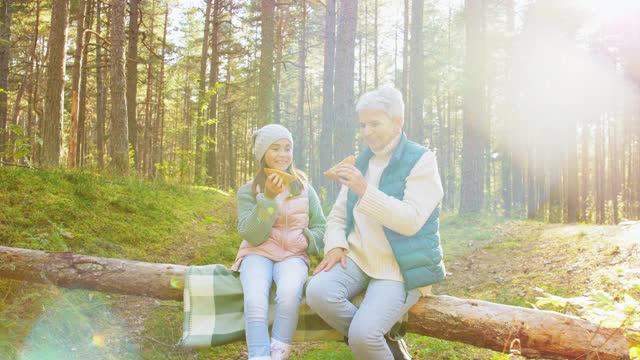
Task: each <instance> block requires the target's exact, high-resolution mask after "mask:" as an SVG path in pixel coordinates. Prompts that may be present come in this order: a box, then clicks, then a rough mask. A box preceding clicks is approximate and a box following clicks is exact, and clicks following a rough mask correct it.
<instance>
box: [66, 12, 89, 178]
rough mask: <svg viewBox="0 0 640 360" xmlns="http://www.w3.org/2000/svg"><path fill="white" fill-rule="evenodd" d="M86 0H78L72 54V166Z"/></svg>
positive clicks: (69, 162) (69, 156) (71, 164)
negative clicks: (76, 23) (74, 42)
mask: <svg viewBox="0 0 640 360" xmlns="http://www.w3.org/2000/svg"><path fill="white" fill-rule="evenodd" d="M87 6H88V4H87V1H86V0H80V6H78V19H77V22H78V26H77V29H78V30H77V32H76V49H75V52H74V55H73V59H74V60H73V61H74V63H73V75H72V85H71V119H70V129H69V147H68V149H69V150H68V153H67V166H68V167H69V168H74V167H76V166H77V165H78V162H77V161H76V160H77V153H76V148H77V143H78V108H79V107H80V106H79V100H80V97H81V96H84V94H82V93H80V81H81V80H82V62H83V58H82V55H84V46H85V44H84V17H85V15H86V9H87Z"/></svg>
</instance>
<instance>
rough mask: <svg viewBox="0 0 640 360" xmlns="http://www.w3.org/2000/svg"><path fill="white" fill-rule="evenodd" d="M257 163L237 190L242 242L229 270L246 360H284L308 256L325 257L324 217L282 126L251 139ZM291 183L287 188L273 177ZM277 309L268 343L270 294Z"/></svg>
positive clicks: (262, 131) (305, 276) (298, 303)
mask: <svg viewBox="0 0 640 360" xmlns="http://www.w3.org/2000/svg"><path fill="white" fill-rule="evenodd" d="M254 155H255V157H256V160H257V161H258V163H259V166H258V171H257V172H256V175H255V177H254V179H253V180H251V181H250V182H249V183H247V184H245V185H244V186H242V187H241V188H240V190H238V231H239V232H240V235H241V236H242V237H243V239H244V241H243V242H242V244H241V245H240V250H239V252H238V256H237V257H236V261H235V263H234V264H233V266H232V269H233V270H235V271H240V280H241V282H242V287H243V291H244V312H245V322H246V338H247V347H248V350H249V359H287V358H288V357H289V352H290V347H291V343H292V340H293V333H294V331H295V329H296V324H297V322H298V308H299V307H300V301H301V298H302V288H303V286H304V284H305V282H306V280H307V274H308V269H309V256H308V255H307V254H312V255H315V254H321V253H322V252H323V248H324V245H323V242H322V241H323V240H322V239H323V236H324V227H325V221H326V220H325V217H324V214H323V212H322V208H321V206H320V201H319V199H318V195H317V194H316V192H315V190H314V189H313V188H312V187H311V185H310V184H309V183H308V182H307V181H306V177H305V176H304V174H303V173H301V172H300V171H299V170H296V168H295V167H294V166H293V159H292V157H293V139H292V137H291V133H290V132H289V130H287V128H285V127H284V126H282V125H277V124H270V125H266V126H264V127H263V128H261V129H260V130H258V131H256V133H255V134H254ZM265 168H271V169H276V170H280V171H283V172H286V173H288V174H291V175H293V176H294V177H295V180H294V181H292V182H291V183H290V184H289V185H288V186H287V185H285V179H283V177H282V176H280V175H279V174H277V173H272V174H271V175H268V176H267V175H266V174H265V170H264V169H265ZM273 281H275V284H276V308H275V318H274V321H273V328H272V337H271V340H270V339H269V330H268V320H269V291H270V289H271V284H272V282H273Z"/></svg>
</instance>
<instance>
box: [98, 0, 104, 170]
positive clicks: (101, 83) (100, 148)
mask: <svg viewBox="0 0 640 360" xmlns="http://www.w3.org/2000/svg"><path fill="white" fill-rule="evenodd" d="M101 14H102V2H101V1H100V0H98V1H97V3H96V33H97V34H98V35H100V36H96V44H97V46H96V149H97V150H96V153H97V156H98V167H99V168H103V167H104V148H105V147H104V140H105V136H104V135H105V134H104V132H105V113H106V106H105V103H106V102H105V97H104V93H105V87H104V78H103V74H102V65H103V64H104V60H103V59H102V38H101V36H102V15H101Z"/></svg>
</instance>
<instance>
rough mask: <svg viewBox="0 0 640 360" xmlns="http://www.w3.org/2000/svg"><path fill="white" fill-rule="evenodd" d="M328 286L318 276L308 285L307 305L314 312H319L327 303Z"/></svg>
mask: <svg viewBox="0 0 640 360" xmlns="http://www.w3.org/2000/svg"><path fill="white" fill-rule="evenodd" d="M326 287H327V285H326V284H325V282H324V281H323V280H322V279H321V278H319V277H318V276H314V277H312V278H311V280H310V281H309V284H307V290H306V299H307V305H309V307H311V308H312V309H313V310H314V311H316V312H317V311H318V309H319V308H322V307H323V304H326V303H327V288H326Z"/></svg>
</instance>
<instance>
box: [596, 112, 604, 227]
mask: <svg viewBox="0 0 640 360" xmlns="http://www.w3.org/2000/svg"><path fill="white" fill-rule="evenodd" d="M604 118H606V117H605V116H604V115H603V116H601V117H600V118H599V119H598V120H597V122H596V124H597V125H596V132H595V156H596V159H595V169H596V176H595V185H596V191H595V202H596V223H598V224H604V217H605V214H604V212H605V207H604V203H605V194H604V192H605V181H604V180H605V178H604V175H605V174H604V170H603V169H604V168H605V166H606V163H605V157H604V136H605V135H604V133H605V132H604V121H605V120H604Z"/></svg>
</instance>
